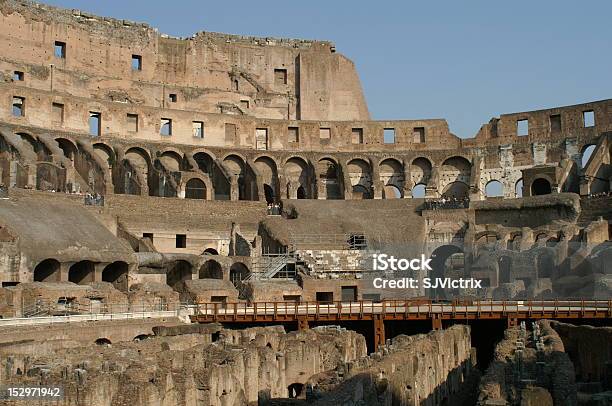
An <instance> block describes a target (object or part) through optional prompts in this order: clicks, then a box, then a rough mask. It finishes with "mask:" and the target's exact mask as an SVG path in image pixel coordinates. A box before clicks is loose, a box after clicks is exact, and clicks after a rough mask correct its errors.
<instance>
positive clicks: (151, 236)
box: [142, 233, 153, 244]
mask: <svg viewBox="0 0 612 406" xmlns="http://www.w3.org/2000/svg"><path fill="white" fill-rule="evenodd" d="M142 238H148V239H149V240H151V244H153V233H142Z"/></svg>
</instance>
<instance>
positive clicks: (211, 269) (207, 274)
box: [198, 259, 223, 279]
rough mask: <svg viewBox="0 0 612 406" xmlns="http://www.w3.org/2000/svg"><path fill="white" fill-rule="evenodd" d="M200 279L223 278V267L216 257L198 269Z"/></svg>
mask: <svg viewBox="0 0 612 406" xmlns="http://www.w3.org/2000/svg"><path fill="white" fill-rule="evenodd" d="M198 278H199V279H223V268H222V267H221V264H220V263H219V262H217V261H215V260H214V259H209V260H208V261H206V262H204V264H202V266H201V267H200V270H199V271H198Z"/></svg>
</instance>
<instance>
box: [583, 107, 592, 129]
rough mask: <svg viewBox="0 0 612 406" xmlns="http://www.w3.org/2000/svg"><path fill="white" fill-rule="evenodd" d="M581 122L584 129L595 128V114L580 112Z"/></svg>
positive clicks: (589, 111) (590, 111)
mask: <svg viewBox="0 0 612 406" xmlns="http://www.w3.org/2000/svg"><path fill="white" fill-rule="evenodd" d="M582 121H583V123H584V126H585V127H594V126H595V112H594V111H593V110H588V111H584V112H582Z"/></svg>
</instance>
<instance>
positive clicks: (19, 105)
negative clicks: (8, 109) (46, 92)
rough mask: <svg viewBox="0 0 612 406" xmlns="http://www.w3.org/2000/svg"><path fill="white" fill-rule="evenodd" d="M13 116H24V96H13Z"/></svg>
mask: <svg viewBox="0 0 612 406" xmlns="http://www.w3.org/2000/svg"><path fill="white" fill-rule="evenodd" d="M13 116H15V117H23V116H25V97H19V96H13Z"/></svg>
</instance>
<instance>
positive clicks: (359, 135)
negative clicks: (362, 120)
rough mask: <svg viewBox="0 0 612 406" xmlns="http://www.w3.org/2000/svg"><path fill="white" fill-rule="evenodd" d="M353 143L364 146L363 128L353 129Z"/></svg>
mask: <svg viewBox="0 0 612 406" xmlns="http://www.w3.org/2000/svg"><path fill="white" fill-rule="evenodd" d="M351 143H353V144H363V128H353V129H352V130H351Z"/></svg>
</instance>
